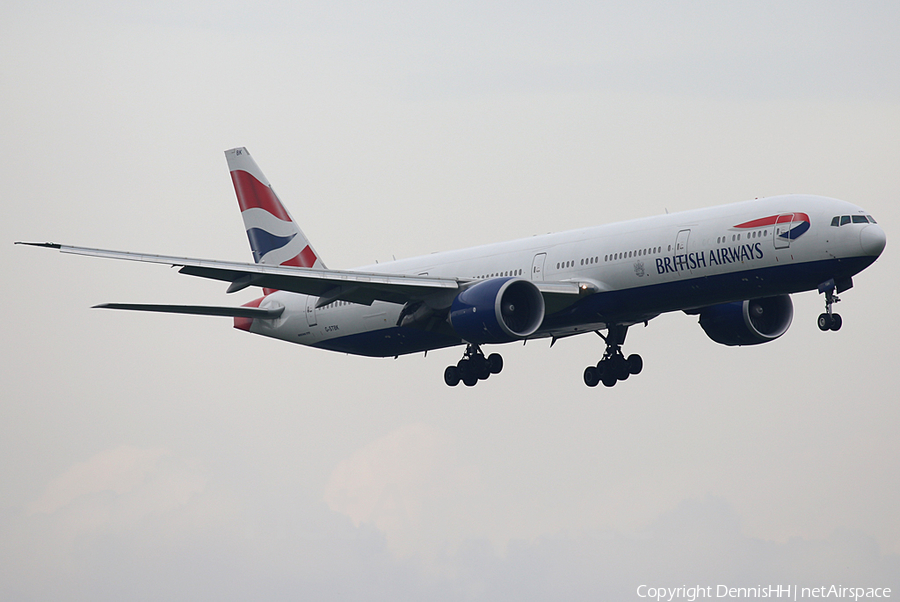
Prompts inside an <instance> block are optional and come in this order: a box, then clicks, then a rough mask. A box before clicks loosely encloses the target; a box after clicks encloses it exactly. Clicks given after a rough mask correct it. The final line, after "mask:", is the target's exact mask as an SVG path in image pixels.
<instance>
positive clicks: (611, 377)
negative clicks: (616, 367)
mask: <svg viewBox="0 0 900 602" xmlns="http://www.w3.org/2000/svg"><path fill="white" fill-rule="evenodd" d="M601 382H602V383H603V386H604V387H614V386H616V383H617V382H619V379H618V378H616V375H615V374H612V371H611V370H607V371H606V373H604V374H603V378H602V379H601Z"/></svg>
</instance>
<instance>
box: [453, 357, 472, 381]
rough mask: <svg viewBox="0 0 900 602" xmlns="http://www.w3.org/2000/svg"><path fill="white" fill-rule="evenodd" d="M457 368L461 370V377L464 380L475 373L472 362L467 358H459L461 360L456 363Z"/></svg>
mask: <svg viewBox="0 0 900 602" xmlns="http://www.w3.org/2000/svg"><path fill="white" fill-rule="evenodd" d="M456 368H457V370H459V377H460V378H461V379H462V380H465V379H466V377H467V376H470V375H472V373H473V370H472V364H471V362H469V360H467V359H461V360H459V362H458V363H457V364H456Z"/></svg>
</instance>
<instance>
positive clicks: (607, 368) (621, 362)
mask: <svg viewBox="0 0 900 602" xmlns="http://www.w3.org/2000/svg"><path fill="white" fill-rule="evenodd" d="M626 332H628V327H627V326H620V325H618V324H613V325H611V326H610V327H609V332H608V333H607V335H606V336H605V337H604V336H603V335H602V334H600V333H599V332H597V334H598V335H600V337H601V338H603V340H604V341H606V352H605V353H604V354H603V359H601V360H600V361H599V362H597V365H596V366H588V367H587V368H585V369H584V384H586V385H587V386H589V387H596V386H597V385H598V384H599V383H603V386H605V387H612V386H613V385H615V384H616V383H617V382H619V381H620V380H626V379H627V378H628V377H629V376H631V375H632V374H640V373H641V370H643V368H644V360H643V359H642V358H641V356H639V355H638V354H636V353H635V354H632V355H629V356H628V357H627V358H626V357H625V355H624V354H623V353H622V343H624V342H625V333H626Z"/></svg>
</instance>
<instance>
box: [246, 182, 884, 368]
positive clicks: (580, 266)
mask: <svg viewBox="0 0 900 602" xmlns="http://www.w3.org/2000/svg"><path fill="white" fill-rule="evenodd" d="M844 215H850V216H866V214H865V212H864V211H863V210H862V209H861V208H859V207H857V206H854V205H851V204H850V203H846V202H844V201H839V200H836V199H829V198H824V197H817V196H808V195H788V196H780V197H771V198H765V199H758V200H753V201H746V202H742V203H735V204H730V205H722V206H717V207H710V208H706V209H697V210H692V211H685V212H681V213H673V214H667V215H659V216H655V217H648V218H643V219H636V220H631V221H626V222H620V223H615V224H608V225H603V226H594V227H589V228H581V229H577V230H570V231H567V232H560V233H555V234H547V235H541V236H533V237H530V238H524V239H519V240H514V241H510V242H504V243H496V244H490V245H485V246H479V247H472V248H468V249H462V250H457V251H447V252H441V253H434V254H431V255H426V256H421V257H413V258H409V259H401V260H397V261H392V262H388V263H381V264H376V265H370V266H365V267H361V268H359V271H364V272H374V273H390V274H407V275H427V276H430V277H439V278H440V277H443V278H456V279H460V280H466V281H478V280H486V279H490V278H497V277H517V278H522V279H526V280H532V281H543V282H572V281H576V282H585V283H590V285H591V294H590V295H587V296H586V297H584V298H580V299H578V300H577V301H576V300H573V301H575V302H574V304H571V305H568V306H566V307H564V308H559V309H557V310H555V311H554V310H553V308H549V307H548V313H547V315H546V318H545V321H544V324H543V325H542V326H541V328H539V329H538V331H537V332H536V333H534V334H533V335H532V336H531V337H529V338H537V337H547V336H565V335H568V334H574V333H578V332H583V331H589V330H597V329H600V328H605V327H606V325H607V324H610V323H618V324H629V323H634V322H636V321H643V320H647V319H650V318H652V317H654V316H656V315H658V314H660V313H663V312H667V311H677V310H691V309H696V308H699V307H703V306H707V305H712V304H717V303H726V302H731V301H737V300H744V299H748V298H754V297H765V296H773V295H777V294H787V293H793V292H798V291H801V290H810V289H814V288H815V287H816V286H817V285H818V284H819V283H821V282H824V281H826V280H828V279H829V278H850V276H852V275H853V274H855V273H857V272H858V271H860V270H861V269H864V268H865V267H866V266H867V265H869V264H870V263H871V262H872V261H874V260H875V258H877V256H878V254H879V253H880V251H881V247H883V246H884V233H883V231H882V230H881V228H880V227H879V226H878V225H876V224H874V223H869V222H868V221H867V222H866V223H852V222H851V223H850V224H847V225H844V226H832V225H831V224H832V220H833V218H834V217H836V216H844ZM773 216H783V217H781V218H780V219H779V220H776V221H777V223H771V219H770V220H769V223H766V218H772V217H773ZM755 222H758V223H759V224H760V225H758V226H754V225H753V224H754V223H755ZM804 223H808V226H803V224H804ZM748 224H749V225H748ZM738 226H741V227H738ZM792 228H794V229H795V230H794V231H795V232H799V234H797V235H796V237H795V238H793V239H792V238H791V237H789V236H787V235H786V234H785V233H786V232H788V231H789V230H791V229H792ZM866 229H871V231H870V232H869V234H864V231H865V230H866ZM879 237H880V240H881V246H880V247H879V248H878V249H877V251H875V250H873V248H872V246H873V244H872V243H870V242H869V241H871V240H876V241H877V240H878V239H879ZM317 300H318V299H317V298H316V297H312V296H308V295H302V294H297V293H289V292H283V291H276V292H273V293H271V294H269V295H268V296H266V298H265V299H264V300H263V301H262V302H261V304H260V307H261V308H278V307H284V308H285V311H284V313H283V314H282V316H281V317H280V318H279V319H277V320H254V322H253V324H252V326H251V329H250V331H251V332H254V333H257V334H261V335H265V336H270V337H274V338H279V339H283V340H286V341H290V342H293V343H300V344H303V345H312V346H318V347H324V348H329V349H335V350H340V351H345V352H348V353H358V354H362V355H399V354H401V353H409V352H415V351H422V350H423V349H429V348H436V347H445V346H448V345H452V344H459V343H463V341H462V340H455V341H454V340H450V339H446V338H436V339H434V340H433V341H429V340H428V339H427V338H422V339H419V338H417V340H416V343H414V344H409V345H407V346H405V347H404V346H402V345H401V346H396V345H393V344H392V343H391V340H392V338H397V337H400V338H402V337H403V336H404V333H403V332H402V331H403V330H404V329H401V328H399V327H398V326H397V322H398V318H399V317H400V312H401V309H402V307H403V306H402V305H400V304H394V303H386V302H380V301H376V302H374V303H373V304H372V305H360V304H354V303H348V302H342V301H337V302H334V303H331V304H329V305H326V306H324V307H320V308H316V307H315V306H316V302H317ZM373 341H375V342H376V344H374V345H373Z"/></svg>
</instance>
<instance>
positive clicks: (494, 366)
mask: <svg viewBox="0 0 900 602" xmlns="http://www.w3.org/2000/svg"><path fill="white" fill-rule="evenodd" d="M487 361H488V364H489V365H490V367H491V374H500V371H501V370H503V356H502V355H500V354H499V353H492V354H490V355H489V356H488V358H487Z"/></svg>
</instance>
